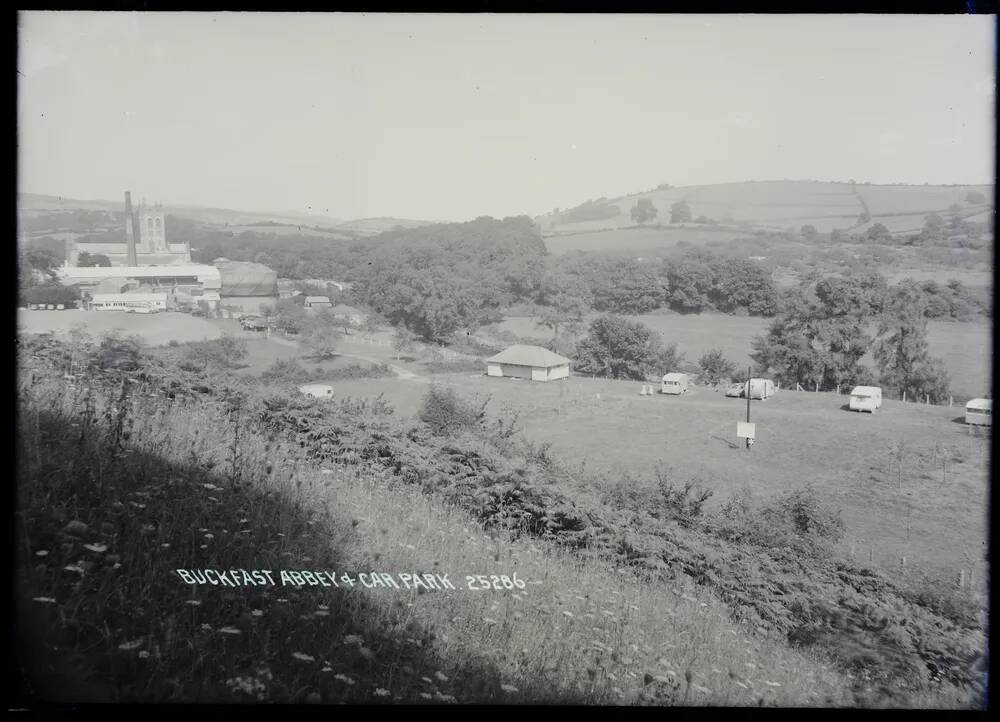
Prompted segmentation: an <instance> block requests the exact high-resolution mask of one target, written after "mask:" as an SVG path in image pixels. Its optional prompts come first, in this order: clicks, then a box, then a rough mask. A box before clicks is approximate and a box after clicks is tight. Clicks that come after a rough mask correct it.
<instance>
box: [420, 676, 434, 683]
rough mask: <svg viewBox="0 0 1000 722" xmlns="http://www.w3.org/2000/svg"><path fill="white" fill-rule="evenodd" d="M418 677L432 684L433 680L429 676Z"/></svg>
mask: <svg viewBox="0 0 1000 722" xmlns="http://www.w3.org/2000/svg"><path fill="white" fill-rule="evenodd" d="M420 679H421V680H422V681H424V682H426V683H427V684H434V680H433V679H431V678H430V677H421V678H420Z"/></svg>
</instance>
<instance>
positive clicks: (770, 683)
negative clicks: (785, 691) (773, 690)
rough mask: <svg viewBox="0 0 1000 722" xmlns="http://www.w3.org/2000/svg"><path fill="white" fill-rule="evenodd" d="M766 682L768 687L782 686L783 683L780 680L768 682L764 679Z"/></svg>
mask: <svg viewBox="0 0 1000 722" xmlns="http://www.w3.org/2000/svg"><path fill="white" fill-rule="evenodd" d="M764 684H766V685H767V686H768V687H780V686H781V684H779V683H778V682H768V681H767V680H766V679H765V680H764Z"/></svg>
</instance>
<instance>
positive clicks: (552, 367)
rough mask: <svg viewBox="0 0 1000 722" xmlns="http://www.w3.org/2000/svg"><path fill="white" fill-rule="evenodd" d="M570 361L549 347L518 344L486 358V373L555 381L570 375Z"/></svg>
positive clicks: (488, 374)
mask: <svg viewBox="0 0 1000 722" xmlns="http://www.w3.org/2000/svg"><path fill="white" fill-rule="evenodd" d="M570 363H571V362H570V359H568V358H566V357H565V356H560V355H559V354H557V353H554V352H552V351H549V350H548V349H547V348H542V347H541V346H525V345H522V344H518V345H515V346H511V347H509V348H506V349H504V350H503V351H501V352H500V353H498V354H497V355H496V356H492V357H491V358H488V359H486V375H487V376H507V377H511V378H517V379H530V380H531V381H554V380H555V379H564V378H567V377H568V376H569V366H570Z"/></svg>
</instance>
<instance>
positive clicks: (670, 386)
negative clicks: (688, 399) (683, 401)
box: [660, 373, 691, 395]
mask: <svg viewBox="0 0 1000 722" xmlns="http://www.w3.org/2000/svg"><path fill="white" fill-rule="evenodd" d="M690 384H691V381H690V379H689V378H688V375H687V374H680V373H670V374H667V375H666V376H664V377H663V381H662V382H661V383H660V393H661V394H674V395H680V394H683V393H684V392H686V391H687V390H688V387H689V386H690Z"/></svg>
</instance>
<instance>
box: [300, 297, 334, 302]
mask: <svg viewBox="0 0 1000 722" xmlns="http://www.w3.org/2000/svg"><path fill="white" fill-rule="evenodd" d="M306 303H330V297H329V296H306Z"/></svg>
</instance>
